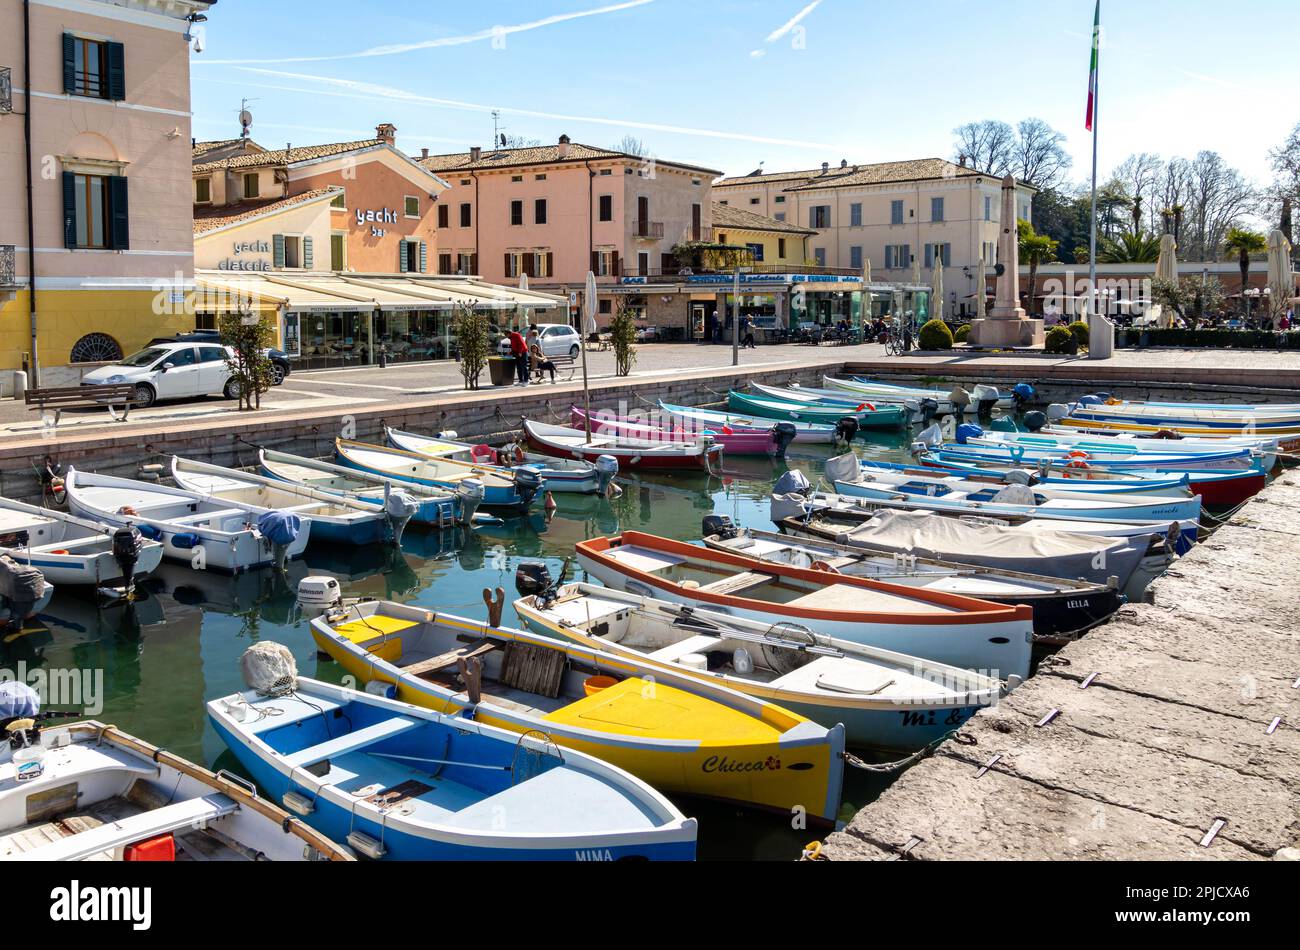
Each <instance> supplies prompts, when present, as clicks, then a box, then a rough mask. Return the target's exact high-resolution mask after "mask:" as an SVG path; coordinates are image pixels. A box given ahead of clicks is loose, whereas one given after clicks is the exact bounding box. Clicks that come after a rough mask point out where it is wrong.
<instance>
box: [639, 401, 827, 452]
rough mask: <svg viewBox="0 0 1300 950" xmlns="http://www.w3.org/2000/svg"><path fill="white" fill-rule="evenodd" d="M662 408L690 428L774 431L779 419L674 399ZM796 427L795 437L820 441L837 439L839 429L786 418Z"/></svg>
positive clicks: (799, 440) (815, 441)
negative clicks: (684, 403) (677, 403)
mask: <svg viewBox="0 0 1300 950" xmlns="http://www.w3.org/2000/svg"><path fill="white" fill-rule="evenodd" d="M659 408H660V409H661V410H663V411H664V412H665V413H667V414H668V415H669V416H670V417H671V418H673V419H675V420H677V422H678V423H680V424H681V425H682V426H684V427H685V428H687V429H709V428H714V429H718V428H729V429H732V430H734V431H736V432H753V433H766V432H771V431H772V426H773V425H775V424H776V420H775V419H765V418H763V417H762V416H747V415H745V414H743V413H739V412H726V411H721V410H717V409H696V408H695V407H693V406H675V405H673V404H672V403H667V402H663V401H662V400H661V401H660V402H659ZM782 421H783V422H785V424H787V425H791V426H793V427H794V441H795V442H802V443H812V444H817V445H822V444H829V443H832V442H835V441H836V439H837V438H838V429H837V427H836V426H833V425H826V424H825V423H821V422H794V421H790V420H782Z"/></svg>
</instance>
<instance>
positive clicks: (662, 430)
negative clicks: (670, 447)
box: [569, 406, 776, 455]
mask: <svg viewBox="0 0 1300 950" xmlns="http://www.w3.org/2000/svg"><path fill="white" fill-rule="evenodd" d="M569 411H570V421H571V425H572V426H573V428H575V429H583V428H585V426H586V415H585V413H584V412H583V410H581V409H579V408H578V407H577V406H574V407H572V408H571V409H570V410H569ZM773 425H775V423H773ZM729 429H730V427H728V426H717V427H708V426H698V427H697V426H693V427H691V428H679V427H677V426H676V425H674V426H671V427H664V426H659V425H655V424H653V423H649V422H645V421H642V420H638V419H632V418H628V417H624V416H618V415H611V414H608V413H603V412H593V413H592V414H591V431H592V432H593V433H599V434H601V435H610V436H624V437H627V438H633V439H645V440H648V441H660V442H685V443H693V442H696V441H698V440H699V439H700V438H701V437H702V436H710V437H711V438H712V439H713V441H714V442H715V443H716V444H717V445H720V446H722V448H723V450H724V451H725V452H726V453H727V454H728V455H771V454H772V453H773V452H775V451H776V444H775V442H774V440H773V438H772V432H771V430H770V429H769V430H768V431H765V432H758V431H741V432H736V431H728V430H729Z"/></svg>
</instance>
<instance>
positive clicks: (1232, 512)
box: [1201, 498, 1254, 528]
mask: <svg viewBox="0 0 1300 950" xmlns="http://www.w3.org/2000/svg"><path fill="white" fill-rule="evenodd" d="M1252 501H1254V498H1247V499H1246V500H1245V501H1243V502H1242V503H1241V504H1239V505H1237V506H1236V507H1235V508H1232V509H1229V510H1228V512H1227V513H1226V514H1222V515H1215V514H1211V513H1210V512H1208V511H1206V510H1205V509H1204V508H1202V509H1201V517H1202V518H1209V519H1210V521H1212V522H1213V524H1209V525H1206V524H1202V525H1201V527H1203V528H1216V527H1218V526H1219V525H1223V524H1227V523H1228V522H1229V521H1231V520H1232V519H1233V518H1235V517H1237V513H1238V512H1239V511H1241V509H1243V508H1245V507H1246V506H1247V505H1248V504H1250V503H1251V502H1252Z"/></svg>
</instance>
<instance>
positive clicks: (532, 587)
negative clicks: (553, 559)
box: [515, 561, 568, 610]
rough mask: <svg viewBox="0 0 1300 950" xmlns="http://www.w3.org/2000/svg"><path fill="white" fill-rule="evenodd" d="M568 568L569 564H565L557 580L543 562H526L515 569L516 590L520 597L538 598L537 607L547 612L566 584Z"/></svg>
mask: <svg viewBox="0 0 1300 950" xmlns="http://www.w3.org/2000/svg"><path fill="white" fill-rule="evenodd" d="M567 568H568V562H565V566H564V568H561V570H560V578H559V580H555V579H554V578H552V577H551V572H550V571H548V570H547V569H546V565H545V564H544V563H543V562H541V561H525V562H524V563H522V564H520V565H519V566H518V567H517V568H515V590H517V591H518V592H519V596H520V597H536V598H537V606H538V607H540V608H542V609H543V610H545V609H546V608H547V607H548V606H550V604H551V601H553V600H555V596H556V594H557V593H558V592H559V588H560V585H561V584H562V583H564V574H565V571H566V570H567Z"/></svg>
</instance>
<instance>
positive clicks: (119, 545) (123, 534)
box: [112, 525, 144, 600]
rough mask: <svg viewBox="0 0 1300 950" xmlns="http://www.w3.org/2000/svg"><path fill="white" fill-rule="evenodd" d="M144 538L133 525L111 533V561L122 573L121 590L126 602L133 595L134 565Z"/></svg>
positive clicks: (137, 559)
mask: <svg viewBox="0 0 1300 950" xmlns="http://www.w3.org/2000/svg"><path fill="white" fill-rule="evenodd" d="M143 547H144V537H143V535H141V534H140V532H139V530H138V529H137V528H136V527H135V526H134V525H126V526H125V527H122V528H118V529H117V530H116V531H114V532H113V546H112V551H113V560H114V561H116V562H117V566H118V569H119V570H121V572H122V590H123V591H124V592H125V594H126V598H127V599H128V600H130V599H131V597H132V596H133V595H134V593H135V565H136V562H137V561H139V560H140V551H141V549H142V548H143Z"/></svg>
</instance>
